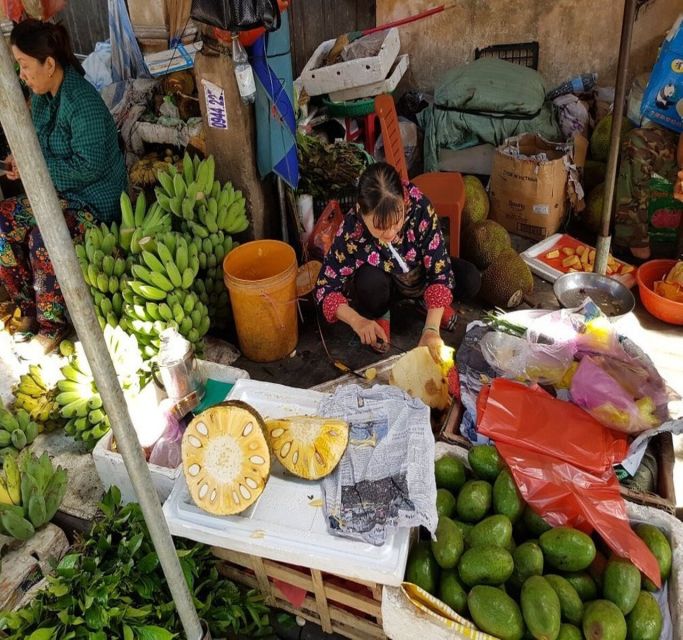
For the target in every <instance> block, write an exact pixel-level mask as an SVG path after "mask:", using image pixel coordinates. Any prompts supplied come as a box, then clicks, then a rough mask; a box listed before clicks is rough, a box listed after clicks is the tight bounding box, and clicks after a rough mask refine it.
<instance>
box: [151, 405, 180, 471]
mask: <svg viewBox="0 0 683 640" xmlns="http://www.w3.org/2000/svg"><path fill="white" fill-rule="evenodd" d="M171 404H172V403H171V402H170V401H168V400H164V401H163V402H162V403H161V404H160V405H159V409H160V412H161V414H162V415H163V417H164V419H165V420H166V430H165V431H164V433H163V434H162V436H161V438H159V439H158V440H157V441H156V443H155V444H154V447H152V453H150V456H149V461H150V463H151V464H156V465H159V466H160V467H167V468H169V469H175V468H176V467H177V466H178V465H179V464H180V463H181V462H182V457H181V452H180V443H181V440H182V438H183V425H182V424H181V423H180V422H179V421H178V420H177V419H176V418H175V417H174V416H173V414H172V413H171ZM164 405H166V406H164Z"/></svg>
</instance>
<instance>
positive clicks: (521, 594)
mask: <svg viewBox="0 0 683 640" xmlns="http://www.w3.org/2000/svg"><path fill="white" fill-rule="evenodd" d="M468 462H469V467H470V468H471V471H470V469H468V468H467V466H466V465H465V464H463V462H462V461H461V460H459V459H458V458H456V457H444V458H441V459H440V460H438V461H437V462H436V464H435V472H436V485H437V487H438V489H437V502H436V507H437V512H438V514H439V523H438V526H437V529H436V539H435V540H432V541H429V540H427V541H420V542H418V543H417V544H416V545H415V546H414V547H413V549H412V550H411V553H410V556H409V557H408V565H407V568H406V575H405V579H406V581H407V582H412V583H414V584H416V585H418V586H419V587H422V588H423V589H424V590H425V591H428V592H429V593H431V594H432V595H434V596H436V597H438V598H440V599H441V600H442V601H443V602H444V603H446V604H447V605H448V606H449V607H451V608H452V609H453V610H454V611H456V612H457V613H459V614H461V615H463V616H467V617H469V618H470V619H471V620H472V621H474V623H475V624H476V625H477V627H479V629H481V630H482V631H485V632H487V633H489V634H491V635H493V636H496V637H498V638H501V640H522V639H524V640H526V639H529V640H532V639H535V640H583V639H585V640H659V637H660V633H661V630H662V614H661V612H660V609H659V606H658V604H657V601H656V599H655V597H654V596H653V595H652V592H653V591H655V585H654V584H652V582H651V581H650V580H648V579H647V578H645V577H644V576H643V577H642V578H641V573H640V571H639V570H638V569H637V568H636V567H635V566H634V565H633V564H632V563H631V562H630V561H628V560H626V559H624V558H619V557H617V556H614V555H613V556H611V557H609V559H608V558H607V557H606V555H603V554H602V553H601V551H599V550H597V549H596V545H595V542H594V541H593V539H592V538H591V537H590V536H588V535H586V534H585V533H583V532H581V531H578V530H577V529H572V528H569V527H555V528H553V527H551V526H550V525H549V524H548V523H547V522H545V520H543V518H541V517H540V516H539V515H538V514H536V513H535V512H534V511H533V510H532V509H531V508H529V506H528V505H526V504H525V503H524V500H523V499H522V497H521V495H520V493H519V491H518V490H517V487H516V485H515V482H514V479H513V477H512V475H511V473H510V471H509V470H508V469H506V468H505V465H504V464H503V462H502V460H501V458H500V456H499V454H498V452H497V451H496V449H495V447H493V446H488V445H487V446H477V447H473V448H472V449H471V450H470V451H469V454H468ZM635 531H636V533H637V534H638V536H640V538H641V539H642V540H643V541H644V542H645V544H646V545H647V546H648V547H649V549H650V550H651V551H652V553H653V554H654V556H655V557H656V558H657V561H658V563H659V568H660V572H661V576H662V583H663V582H664V581H665V580H666V579H667V578H668V577H669V573H670V572H671V546H670V545H669V541H668V540H667V539H666V537H665V536H664V534H663V533H662V532H661V531H660V530H659V529H658V528H656V527H654V526H652V525H649V524H640V525H637V526H636V527H635ZM599 543H600V541H599ZM602 548H604V550H605V552H606V553H609V551H608V549H607V547H606V546H602Z"/></svg>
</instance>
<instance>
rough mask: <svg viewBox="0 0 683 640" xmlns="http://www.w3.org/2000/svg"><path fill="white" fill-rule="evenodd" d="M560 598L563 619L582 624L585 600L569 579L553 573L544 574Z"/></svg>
mask: <svg viewBox="0 0 683 640" xmlns="http://www.w3.org/2000/svg"><path fill="white" fill-rule="evenodd" d="M544 577H545V579H546V580H547V581H548V583H549V584H550V586H551V587H552V588H553V589H554V590H555V593H556V594H557V597H558V598H559V599H560V609H561V610H562V620H563V621H564V622H569V623H570V624H574V625H580V624H581V620H582V619H583V602H582V601H581V598H580V597H579V594H578V593H577V592H576V589H574V587H572V585H571V584H570V583H569V581H568V580H567V579H566V578H563V577H562V576H558V575H554V574H552V573H550V574H548V575H546V576H544Z"/></svg>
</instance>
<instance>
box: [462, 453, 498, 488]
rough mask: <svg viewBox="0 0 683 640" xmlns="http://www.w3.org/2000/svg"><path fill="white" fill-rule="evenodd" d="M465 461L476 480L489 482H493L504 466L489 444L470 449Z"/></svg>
mask: <svg viewBox="0 0 683 640" xmlns="http://www.w3.org/2000/svg"><path fill="white" fill-rule="evenodd" d="M467 461H468V462H469V463H470V467H472V471H474V475H475V476H476V477H477V478H479V479H481V480H488V481H489V482H495V480H496V478H497V477H498V474H499V473H500V472H501V471H502V470H503V466H504V465H503V460H502V458H501V457H500V454H499V453H498V450H497V449H496V448H495V447H494V446H493V445H490V444H483V445H478V446H476V447H472V448H471V449H470V450H469V452H468V453H467Z"/></svg>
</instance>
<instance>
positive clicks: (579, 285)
mask: <svg viewBox="0 0 683 640" xmlns="http://www.w3.org/2000/svg"><path fill="white" fill-rule="evenodd" d="M553 291H554V292H555V296H557V299H558V300H559V301H560V304H561V305H562V306H563V307H567V308H569V309H571V308H574V307H579V306H581V304H582V303H583V301H584V299H586V298H590V299H591V300H592V301H593V302H595V304H596V305H598V307H600V309H602V312H603V313H604V314H605V315H606V316H608V317H610V318H619V317H621V316H623V315H626V314H627V313H629V312H631V311H633V308H634V307H635V306H636V299H635V298H634V297H633V294H632V293H631V291H630V290H629V289H628V288H627V287H625V286H624V285H623V284H621V282H619V281H618V280H615V279H614V278H610V277H608V276H601V275H600V274H598V273H565V274H564V275H563V276H560V277H559V278H558V279H557V280H555V284H554V285H553Z"/></svg>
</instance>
